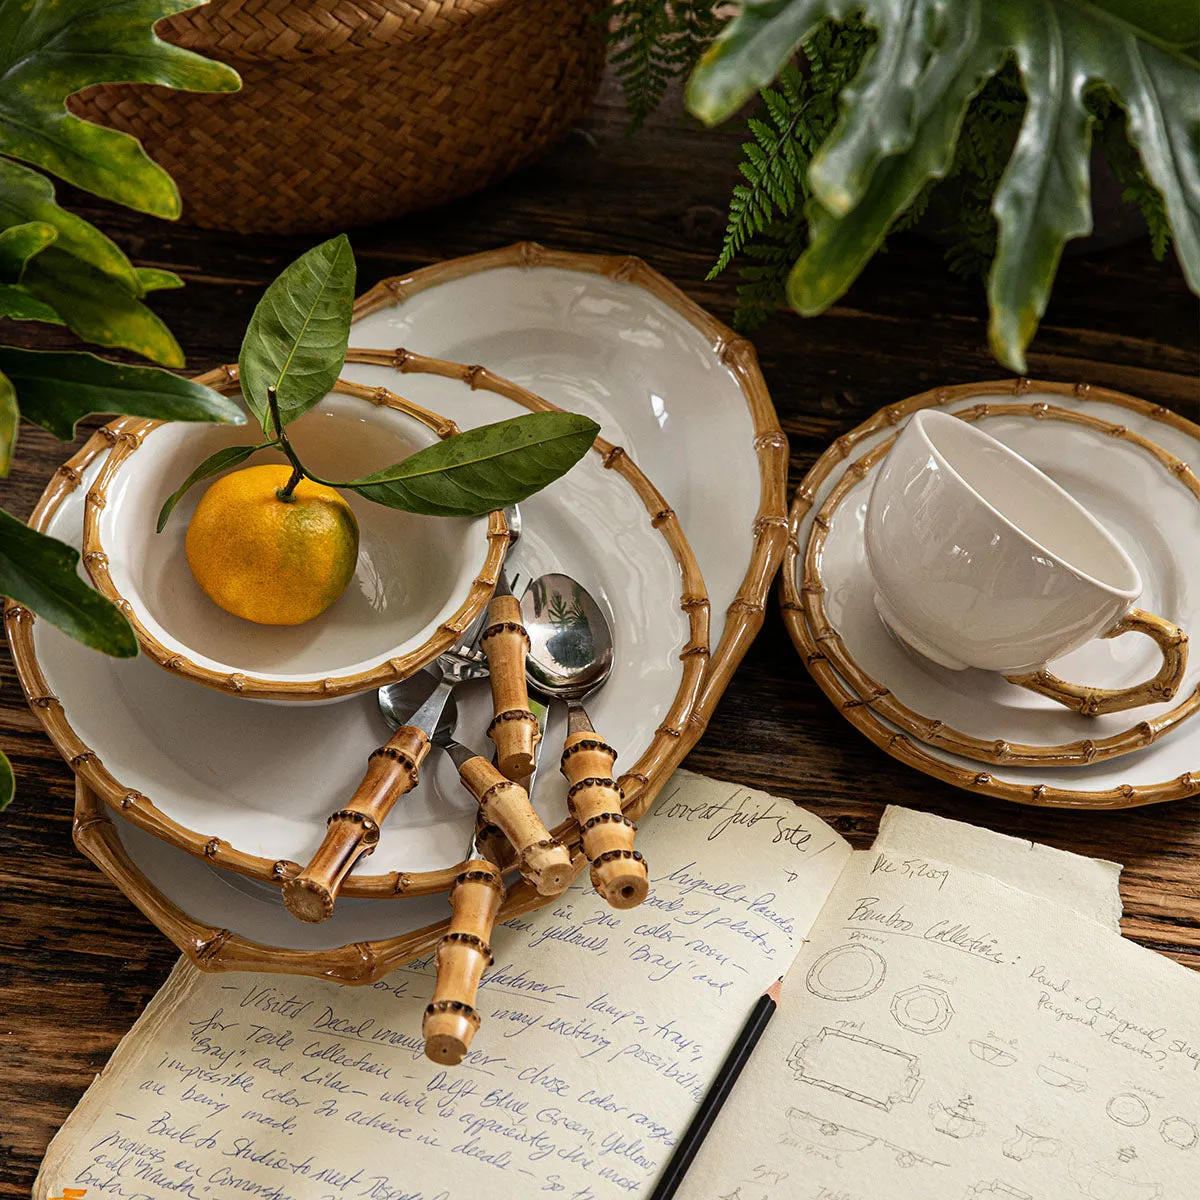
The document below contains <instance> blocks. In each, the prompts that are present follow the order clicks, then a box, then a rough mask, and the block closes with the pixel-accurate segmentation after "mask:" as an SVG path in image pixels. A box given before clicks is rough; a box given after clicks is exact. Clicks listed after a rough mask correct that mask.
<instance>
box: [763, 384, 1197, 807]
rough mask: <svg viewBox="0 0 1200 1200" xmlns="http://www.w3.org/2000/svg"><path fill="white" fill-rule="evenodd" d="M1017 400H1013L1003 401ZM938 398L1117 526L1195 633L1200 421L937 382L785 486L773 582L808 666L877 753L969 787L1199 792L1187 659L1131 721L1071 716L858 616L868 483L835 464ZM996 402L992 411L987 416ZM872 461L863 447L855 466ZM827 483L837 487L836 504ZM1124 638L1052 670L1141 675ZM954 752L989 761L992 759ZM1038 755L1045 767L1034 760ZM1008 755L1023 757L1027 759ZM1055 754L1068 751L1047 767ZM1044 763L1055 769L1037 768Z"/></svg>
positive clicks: (1193, 693)
mask: <svg viewBox="0 0 1200 1200" xmlns="http://www.w3.org/2000/svg"><path fill="white" fill-rule="evenodd" d="M1014 403H1015V404H1016V406H1017V409H1018V411H1016V412H1007V413H1006V412H1003V411H1001V410H1003V409H1004V408H1006V407H1011V406H1012V405H1013V404H1014ZM935 405H937V406H942V407H944V408H945V409H946V411H948V412H964V411H965V412H968V413H969V415H970V416H971V417H972V418H973V419H975V420H987V421H988V422H989V424H988V432H989V433H991V434H992V435H993V436H996V437H998V438H999V440H1001V441H1002V442H1005V443H1006V444H1008V445H1011V446H1012V447H1013V448H1014V449H1015V450H1017V451H1018V453H1021V454H1023V455H1024V456H1025V457H1026V458H1029V459H1030V460H1031V461H1033V462H1034V464H1035V465H1036V466H1038V467H1040V468H1041V469H1042V470H1043V471H1045V472H1046V473H1047V474H1049V475H1050V476H1051V477H1053V478H1056V479H1057V481H1058V482H1059V483H1060V484H1062V485H1063V486H1064V487H1066V489H1067V490H1068V491H1071V492H1072V493H1073V494H1075V495H1076V496H1077V497H1078V498H1079V499H1080V500H1081V501H1082V502H1083V503H1084V504H1085V506H1087V507H1089V508H1091V509H1092V510H1093V511H1094V512H1096V514H1097V516H1099V518H1100V520H1101V521H1102V523H1104V524H1106V525H1107V526H1108V527H1109V528H1110V529H1112V531H1113V532H1114V534H1115V535H1116V536H1117V538H1118V540H1119V541H1121V542H1122V544H1123V545H1125V547H1126V549H1127V550H1128V551H1129V552H1130V553H1131V555H1132V556H1133V557H1134V560H1135V562H1137V564H1138V567H1139V569H1140V570H1141V572H1142V576H1143V579H1144V581H1145V583H1146V593H1145V596H1146V599H1147V602H1148V603H1151V604H1154V603H1157V604H1159V605H1160V606H1162V607H1163V608H1164V609H1165V610H1166V611H1168V612H1170V613H1173V614H1174V615H1175V616H1176V618H1177V619H1179V620H1180V621H1181V622H1182V624H1183V625H1184V626H1185V628H1186V627H1187V626H1188V624H1189V618H1190V623H1191V625H1192V626H1193V627H1195V626H1196V624H1197V621H1198V620H1200V616H1192V615H1191V614H1193V613H1194V611H1195V610H1196V609H1197V607H1200V603H1198V602H1200V562H1197V560H1196V559H1195V556H1194V555H1189V554H1188V551H1187V545H1188V543H1189V541H1190V542H1191V543H1192V544H1193V545H1194V544H1195V543H1196V538H1197V536H1198V533H1200V509H1198V508H1197V505H1196V495H1197V484H1196V470H1197V467H1200V427H1197V426H1196V425H1194V424H1193V423H1192V422H1190V421H1188V420H1186V419H1185V418H1183V417H1180V416H1178V415H1177V414H1175V413H1172V412H1170V411H1169V410H1167V409H1164V408H1161V407H1156V406H1154V405H1151V404H1148V403H1146V402H1145V401H1142V400H1138V399H1136V398H1135V397H1131V396H1125V395H1123V394H1121V393H1118V392H1111V391H1108V390H1106V389H1101V388H1093V387H1089V386H1088V385H1085V384H1080V385H1067V384H1054V383H1041V382H1036V381H1030V380H1025V379H1018V380H1010V381H1002V382H991V383H979V384H968V385H963V386H960V387H953V388H939V389H935V390H933V391H930V392H926V393H923V394H922V395H919V396H915V397H912V398H910V399H909V400H905V401H902V402H901V403H899V404H894V405H889V406H888V407H887V408H884V409H881V410H880V411H879V412H878V413H876V414H875V416H874V417H872V418H871V419H870V420H869V421H867V422H865V423H864V424H862V425H860V426H859V427H858V428H857V429H855V430H853V431H852V432H851V433H849V434H846V435H844V436H843V437H842V438H839V439H838V440H837V442H835V443H834V444H833V446H831V447H830V448H829V450H827V451H826V452H825V454H823V455H822V456H821V458H820V459H819V460H818V461H817V463H816V465H815V466H814V467H813V468H812V470H811V471H809V473H808V474H807V475H806V476H805V478H804V480H803V481H802V482H801V484H800V487H799V489H798V490H797V493H796V497H795V500H794V502H793V505H792V516H791V534H792V536H791V539H790V540H789V545H788V550H787V552H786V554H785V562H784V572H783V581H782V594H783V605H784V617H785V620H786V622H787V625H788V629H789V631H790V633H791V635H792V639H793V641H794V642H795V643H796V646H797V648H798V649H799V650H800V653H801V655H802V656H803V657H804V659H805V662H806V665H807V666H808V668H809V670H810V672H811V673H812V674H813V676H814V678H815V679H816V680H817V682H818V683H819V684H820V686H821V687H822V689H823V690H824V691H825V693H826V695H828V696H829V697H830V699H831V700H833V702H834V703H835V704H836V705H837V707H838V708H839V710H840V711H841V712H842V714H843V715H844V716H846V717H847V719H848V720H850V721H851V723H852V724H854V725H856V726H857V727H858V728H859V729H861V730H862V731H863V732H864V733H866V734H867V736H868V737H870V738H871V740H872V741H874V742H875V743H876V744H877V745H879V746H881V747H882V748H883V749H885V750H887V751H888V753H890V754H892V755H893V756H894V757H896V758H898V759H900V760H901V761H903V762H906V763H908V764H909V765H911V766H915V767H917V769H919V770H921V771H924V772H925V773H926V774H930V775H933V776H935V777H937V778H939V779H943V780H946V781H947V782H950V783H954V784H956V785H958V786H960V787H964V788H966V789H968V790H970V791H977V792H982V793H984V794H987V795H993V796H999V797H1001V798H1004V799H1008V800H1015V801H1018V802H1021V803H1026V804H1039V805H1049V806H1057V807H1079V808H1123V807H1129V806H1132V805H1137V804H1149V803H1154V802H1157V801H1161V800H1171V799H1178V798H1181V797H1184V796H1190V795H1194V794H1197V793H1198V792H1200V769H1198V768H1200V721H1195V720H1193V721H1192V722H1190V723H1187V724H1184V721H1185V720H1186V718H1187V717H1189V716H1190V715H1192V713H1193V711H1194V710H1195V708H1196V707H1197V704H1200V700H1198V699H1197V687H1198V679H1200V677H1198V675H1197V667H1196V665H1195V664H1193V669H1192V670H1191V671H1190V672H1189V675H1188V677H1187V678H1185V680H1184V681H1183V684H1182V687H1181V692H1180V696H1181V697H1182V698H1181V699H1180V698H1179V697H1177V699H1176V701H1172V702H1170V703H1166V704H1158V705H1150V706H1146V708H1144V709H1140V710H1137V713H1136V716H1137V717H1138V718H1139V720H1138V722H1137V724H1136V725H1135V726H1134V727H1133V728H1132V729H1129V728H1128V726H1129V723H1130V719H1131V718H1130V715H1129V714H1128V713H1126V714H1110V715H1108V716H1105V717H1098V718H1084V717H1081V716H1079V715H1078V714H1075V713H1071V712H1069V711H1068V710H1067V709H1065V708H1062V707H1061V706H1060V705H1055V704H1053V703H1050V702H1048V701H1045V700H1044V699H1042V698H1040V697H1036V696H1035V695H1034V694H1032V693H1028V692H1025V691H1023V690H1022V689H1017V688H1014V687H1012V685H1009V684H1006V683H1005V682H1004V681H1003V680H1001V679H999V678H998V677H995V676H991V675H989V674H987V673H984V672H974V671H968V672H949V671H944V670H943V669H941V668H939V667H936V666H935V665H933V664H930V663H927V662H926V661H925V660H923V659H920V657H919V656H917V655H915V654H913V653H912V652H911V651H909V650H908V649H907V648H905V647H903V646H901V645H900V644H899V643H898V642H897V641H896V640H895V639H894V638H892V636H891V635H890V634H887V633H886V632H885V631H884V630H883V629H882V627H881V626H880V624H879V623H878V621H877V620H872V619H871V615H872V614H873V607H871V605H872V602H871V588H870V583H869V577H867V576H861V577H858V578H855V572H854V570H853V569H852V568H851V567H850V565H849V561H850V560H852V559H853V558H854V557H855V556H856V553H857V552H856V551H855V550H854V549H853V546H854V542H855V539H854V537H853V536H851V535H852V533H853V526H854V525H855V523H857V525H858V528H859V531H860V535H861V523H862V520H863V519H864V516H865V506H866V500H867V496H868V490H867V489H868V488H869V480H867V481H864V480H863V479H862V478H860V468H859V467H857V466H853V465H852V466H851V467H850V468H849V469H848V470H846V471H841V472H839V471H838V469H837V468H838V467H839V465H840V464H843V463H845V462H847V461H849V460H850V459H852V458H854V457H866V456H867V455H871V456H874V452H875V451H876V450H877V449H879V447H881V446H883V445H884V444H885V443H887V442H889V441H890V439H891V438H892V436H893V435H894V433H895V432H896V428H897V427H898V426H900V425H902V424H903V422H904V421H905V419H906V418H907V417H908V416H909V415H910V414H911V413H913V412H915V411H917V410H918V409H920V408H927V407H931V406H935ZM993 405H994V406H995V409H996V413H995V414H993V415H988V414H991V413H992V408H993ZM1052 409H1057V410H1059V411H1058V412H1057V413H1055V412H1052V411H1051V410H1052ZM881 453H882V451H881ZM875 461H877V459H876V458H875V457H871V458H868V461H867V463H866V465H865V468H863V470H864V471H869V470H870V466H871V465H873V463H874V462H875ZM842 480H844V483H842V482H840V481H842ZM838 487H842V488H843V489H844V490H843V492H842V494H841V495H840V496H838V497H837V498H836V501H835V503H834V504H831V503H830V498H831V496H832V495H833V493H834V491H835V489H836V488H838ZM839 501H840V503H839ZM1160 513H1161V514H1164V515H1163V516H1162V518H1161V520H1160ZM1167 514H1169V516H1170V521H1168V520H1167V519H1166V515H1167ZM818 517H822V519H825V518H827V519H828V520H829V523H830V527H831V534H832V531H834V530H838V525H839V522H841V523H842V524H841V528H840V530H838V532H839V534H845V535H846V536H844V537H841V536H839V538H838V540H837V542H836V544H835V546H834V547H833V552H834V554H835V558H833V559H831V558H830V551H831V547H830V541H829V537H830V536H831V534H828V535H826V536H825V537H824V538H822V537H821V536H820V531H818V534H817V536H816V539H815V545H814V542H813V527H814V524H815V522H816V520H817V519H818ZM1172 522H1173V524H1172ZM806 551H808V552H809V558H810V565H819V579H818V580H812V581H810V579H809V577H808V569H807V568H806V565H805V559H806ZM817 554H819V556H820V559H819V564H817V563H816V562H815V559H814V557H813V556H815V555H817ZM834 576H836V579H837V582H836V583H835V581H834ZM805 587H811V588H812V591H810V592H807V593H806V592H804V591H803V590H802V589H804V588H805ZM818 589H820V593H819V594H818ZM864 605H865V606H867V607H869V608H871V613H868V612H867V608H865V607H864ZM806 608H807V609H808V610H809V611H807V612H806ZM826 610H828V611H826ZM1124 640H1125V642H1126V643H1128V644H1127V645H1126V646H1117V644H1116V643H1115V642H1095V643H1091V644H1090V645H1089V646H1087V647H1084V648H1083V649H1081V650H1078V651H1075V652H1074V653H1073V654H1071V655H1068V656H1066V657H1065V658H1064V659H1062V660H1060V663H1058V664H1056V670H1058V671H1060V673H1064V674H1071V675H1072V677H1078V678H1080V679H1083V680H1086V681H1087V682H1097V683H1100V682H1108V681H1109V680H1110V679H1114V680H1115V681H1116V682H1124V681H1129V682H1133V681H1134V680H1136V678H1138V676H1139V672H1140V673H1141V674H1142V675H1149V674H1151V673H1152V672H1153V666H1152V665H1151V657H1152V656H1151V653H1150V651H1149V649H1148V647H1145V646H1141V645H1137V644H1136V643H1137V642H1138V641H1140V640H1141V639H1128V638H1127V639H1124ZM839 664H840V665H839ZM1104 673H1106V674H1104ZM1101 675H1103V677H1101V678H1097V676H1101ZM938 721H941V722H943V724H942V725H937V724H936V722H938ZM902 722H903V723H902ZM1164 731H1169V732H1164ZM943 738H944V739H945V741H944V743H943ZM1138 741H1140V742H1141V743H1142V744H1141V745H1135V744H1132V743H1136V742H1138ZM926 742H928V743H930V744H925V743H926ZM997 743H1001V744H1000V745H997ZM1072 743H1076V744H1075V745H1072ZM1089 743H1090V745H1089ZM989 744H990V745H989ZM950 747H957V748H959V749H960V750H962V751H967V752H969V753H971V754H972V755H975V754H978V756H979V757H984V756H985V755H987V756H988V758H987V761H986V763H985V764H984V765H986V768H987V769H981V765H980V764H979V763H977V762H974V761H972V760H971V759H970V758H968V757H965V756H964V754H963V753H955V752H954V751H953V749H951V748H950ZM1040 753H1045V754H1046V755H1047V756H1048V758H1049V759H1050V760H1051V761H1050V762H1040V763H1035V762H1033V761H1031V759H1032V756H1036V755H1037V754H1040ZM1010 754H1013V755H1014V756H1016V755H1023V756H1029V757H1027V758H1026V763H1025V764H1024V765H1022V764H1021V763H1019V762H1014V761H1013V758H1012V757H1009V755H1010ZM1067 755H1072V756H1075V757H1074V761H1072V762H1067V763H1062V765H1055V763H1054V761H1053V760H1055V759H1063V758H1066V757H1067ZM1118 755H1119V757H1118ZM1047 767H1052V768H1053V769H1052V770H1050V771H1049V773H1047V770H1046V768H1047Z"/></svg>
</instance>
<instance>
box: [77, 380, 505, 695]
mask: <svg viewBox="0 0 1200 1200" xmlns="http://www.w3.org/2000/svg"><path fill="white" fill-rule="evenodd" d="M459 390H463V389H462V388H461V385H460V386H459ZM256 436H259V434H258V430H257V429H256V428H253V418H250V420H249V423H248V424H247V425H246V426H243V427H242V428H235V427H230V426H221V425H200V424H190V423H184V422H180V421H173V422H169V423H166V424H163V425H160V426H158V427H157V428H156V429H153V430H151V431H150V432H149V433H148V434H147V435H146V436H145V439H144V441H143V442H142V445H141V446H140V447H139V448H138V449H137V450H136V451H134V453H132V454H130V455H129V456H128V457H127V458H126V459H125V460H124V462H122V463H121V464H120V466H119V467H118V468H117V471H116V473H115V474H114V476H113V477H112V479H111V480H110V483H109V487H108V497H107V503H106V504H105V506H104V507H103V508H102V509H101V510H100V512H99V518H98V524H97V530H98V533H99V538H100V545H101V549H102V550H103V551H104V553H105V554H106V555H107V557H108V569H109V573H110V576H111V579H112V582H113V585H114V587H116V589H117V591H118V592H119V593H120V595H121V596H122V597H123V598H125V599H127V600H128V601H129V602H130V604H131V605H132V606H133V610H134V615H135V616H136V617H137V618H138V620H139V621H140V622H141V623H142V625H144V626H145V628H146V630H147V632H149V633H150V634H151V636H153V637H154V638H155V639H157V640H158V641H159V642H161V643H162V644H163V645H164V646H166V647H167V650H168V652H173V653H179V654H182V655H183V656H184V657H185V658H187V659H189V660H190V661H191V662H193V663H195V664H197V665H198V666H201V667H205V668H207V669H209V670H212V671H220V672H222V673H226V674H228V673H233V672H242V673H244V674H247V675H252V676H255V677H257V678H258V679H262V680H266V681H268V682H272V681H281V682H286V681H295V682H314V681H320V680H324V679H339V678H342V677H345V676H350V675H357V674H359V673H361V672H365V671H370V670H372V669H373V668H376V667H379V666H381V665H382V664H384V663H385V662H387V660H388V659H390V658H394V657H397V656H399V655H403V654H406V653H409V652H411V651H414V650H416V649H418V648H419V647H420V646H422V645H424V644H425V643H426V642H428V641H429V639H430V638H431V637H433V636H434V634H435V633H436V631H437V628H438V626H439V625H441V624H442V623H443V622H444V621H446V620H449V619H450V618H451V617H453V616H454V614H455V613H456V612H457V611H458V609H459V608H460V607H461V606H462V604H463V603H464V602H465V601H466V599H467V596H468V593H469V592H470V589H471V584H472V582H473V580H474V579H475V578H476V576H477V575H478V574H479V573H480V571H481V570H482V569H483V566H484V562H485V560H486V558H487V553H488V541H487V518H486V517H481V518H477V519H473V520H466V519H458V518H445V517H424V516H417V515H415V514H413V513H405V512H398V511H397V510H395V509H391V508H386V507H384V506H383V505H381V504H375V503H373V502H371V501H370V500H365V499H363V498H362V497H360V496H356V495H355V494H354V493H352V492H343V493H342V495H344V496H345V498H346V500H347V502H348V503H349V505H350V507H351V508H352V509H353V511H354V515H355V518H356V519H357V521H358V526H359V532H360V541H359V553H358V564H357V567H356V569H355V574H354V578H353V579H352V580H351V582H350V585H349V587H348V588H347V589H346V591H345V592H344V593H343V594H342V596H341V597H340V598H339V599H338V600H336V601H335V602H334V603H333V604H332V605H330V606H329V608H327V609H326V610H325V611H324V612H323V613H321V614H320V616H318V617H315V618H314V619H313V620H311V621H306V622H305V623H304V624H303V625H295V626H281V625H258V624H255V623H254V622H252V621H246V620H243V619H241V618H240V617H235V616H233V615H231V614H230V613H227V612H225V611H224V610H223V609H221V608H219V607H218V606H217V605H216V604H214V603H213V601H212V600H210V599H209V598H208V596H207V595H206V594H205V593H204V592H203V591H202V590H201V588H200V586H199V584H197V583H196V581H195V579H194V578H193V577H192V573H191V570H190V569H189V567H188V563H187V557H186V555H185V553H184V540H185V537H186V535H187V527H188V522H189V521H190V520H191V517H192V514H193V513H194V512H195V510H196V505H197V504H199V502H200V500H201V498H202V497H203V495H204V493H205V491H206V490H207V488H208V487H210V486H211V483H212V481H205V482H203V483H201V484H198V485H197V486H195V487H193V488H192V489H191V490H190V491H189V492H188V493H187V495H185V496H184V498H183V499H182V500H181V501H180V502H179V504H178V506H177V507H176V509H175V511H174V513H173V514H172V515H171V519H170V521H169V522H168V524H167V526H166V528H165V529H164V530H163V532H162V533H156V532H155V524H156V521H157V518H158V512H159V509H160V508H161V507H162V503H163V501H164V500H165V499H166V498H167V497H168V496H169V495H170V494H171V493H172V492H173V491H174V490H175V489H176V488H177V487H178V486H179V484H180V483H182V482H183V480H184V479H185V478H186V477H187V475H188V474H189V473H190V472H191V471H192V470H193V469H194V468H195V467H196V466H197V465H198V464H199V463H201V462H203V461H204V459H205V458H207V457H208V456H209V455H210V454H212V453H214V452H215V451H217V450H219V449H221V448H223V447H225V446H233V445H245V444H246V443H247V442H251V441H253V440H254V439H255V437H256ZM288 437H289V439H290V440H291V441H292V444H293V445H294V447H295V449H296V451H297V453H298V454H299V456H300V458H301V461H303V462H304V464H305V466H307V467H309V468H310V469H311V470H312V471H313V472H314V473H316V474H317V475H320V476H321V477H323V478H325V479H357V478H359V477H361V476H362V475H365V474H368V473H370V472H372V471H376V470H379V469H380V468H382V467H386V466H389V465H391V464H392V463H395V462H398V461H399V460H400V459H402V458H406V457H408V456H409V455H410V454H413V453H415V452H416V451H418V450H420V449H422V448H424V447H425V446H429V445H432V444H434V443H435V442H437V441H438V437H437V435H436V434H435V433H434V432H433V431H432V430H431V429H429V428H428V427H427V426H425V425H423V424H422V423H421V422H419V421H417V420H415V419H414V418H413V417H411V416H409V415H407V414H406V413H402V412H398V411H396V410H394V409H389V408H386V407H377V406H376V405H374V404H372V403H371V402H370V401H369V400H363V399H359V398H357V397H354V396H348V395H345V394H342V393H335V392H331V393H330V394H329V395H327V396H326V397H325V398H324V399H323V400H321V401H320V403H319V404H317V405H316V407H314V408H313V409H311V410H310V411H309V412H307V413H306V414H305V415H304V416H302V417H300V418H299V419H298V420H296V421H294V422H293V423H292V424H290V425H289V426H288ZM271 462H278V463H284V462H285V460H284V458H283V456H282V455H281V454H280V453H278V452H276V451H273V450H262V451H259V452H258V453H257V454H255V455H253V456H252V457H251V458H250V459H248V460H247V461H246V462H245V463H244V464H242V466H243V467H245V466H256V465H258V464H260V463H271ZM238 469H241V468H240V467H239V468H238ZM229 473H230V472H225V474H229ZM338 698H339V699H343V698H344V697H338ZM298 699H302V697H298ZM309 702H310V703H311V701H309Z"/></svg>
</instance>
